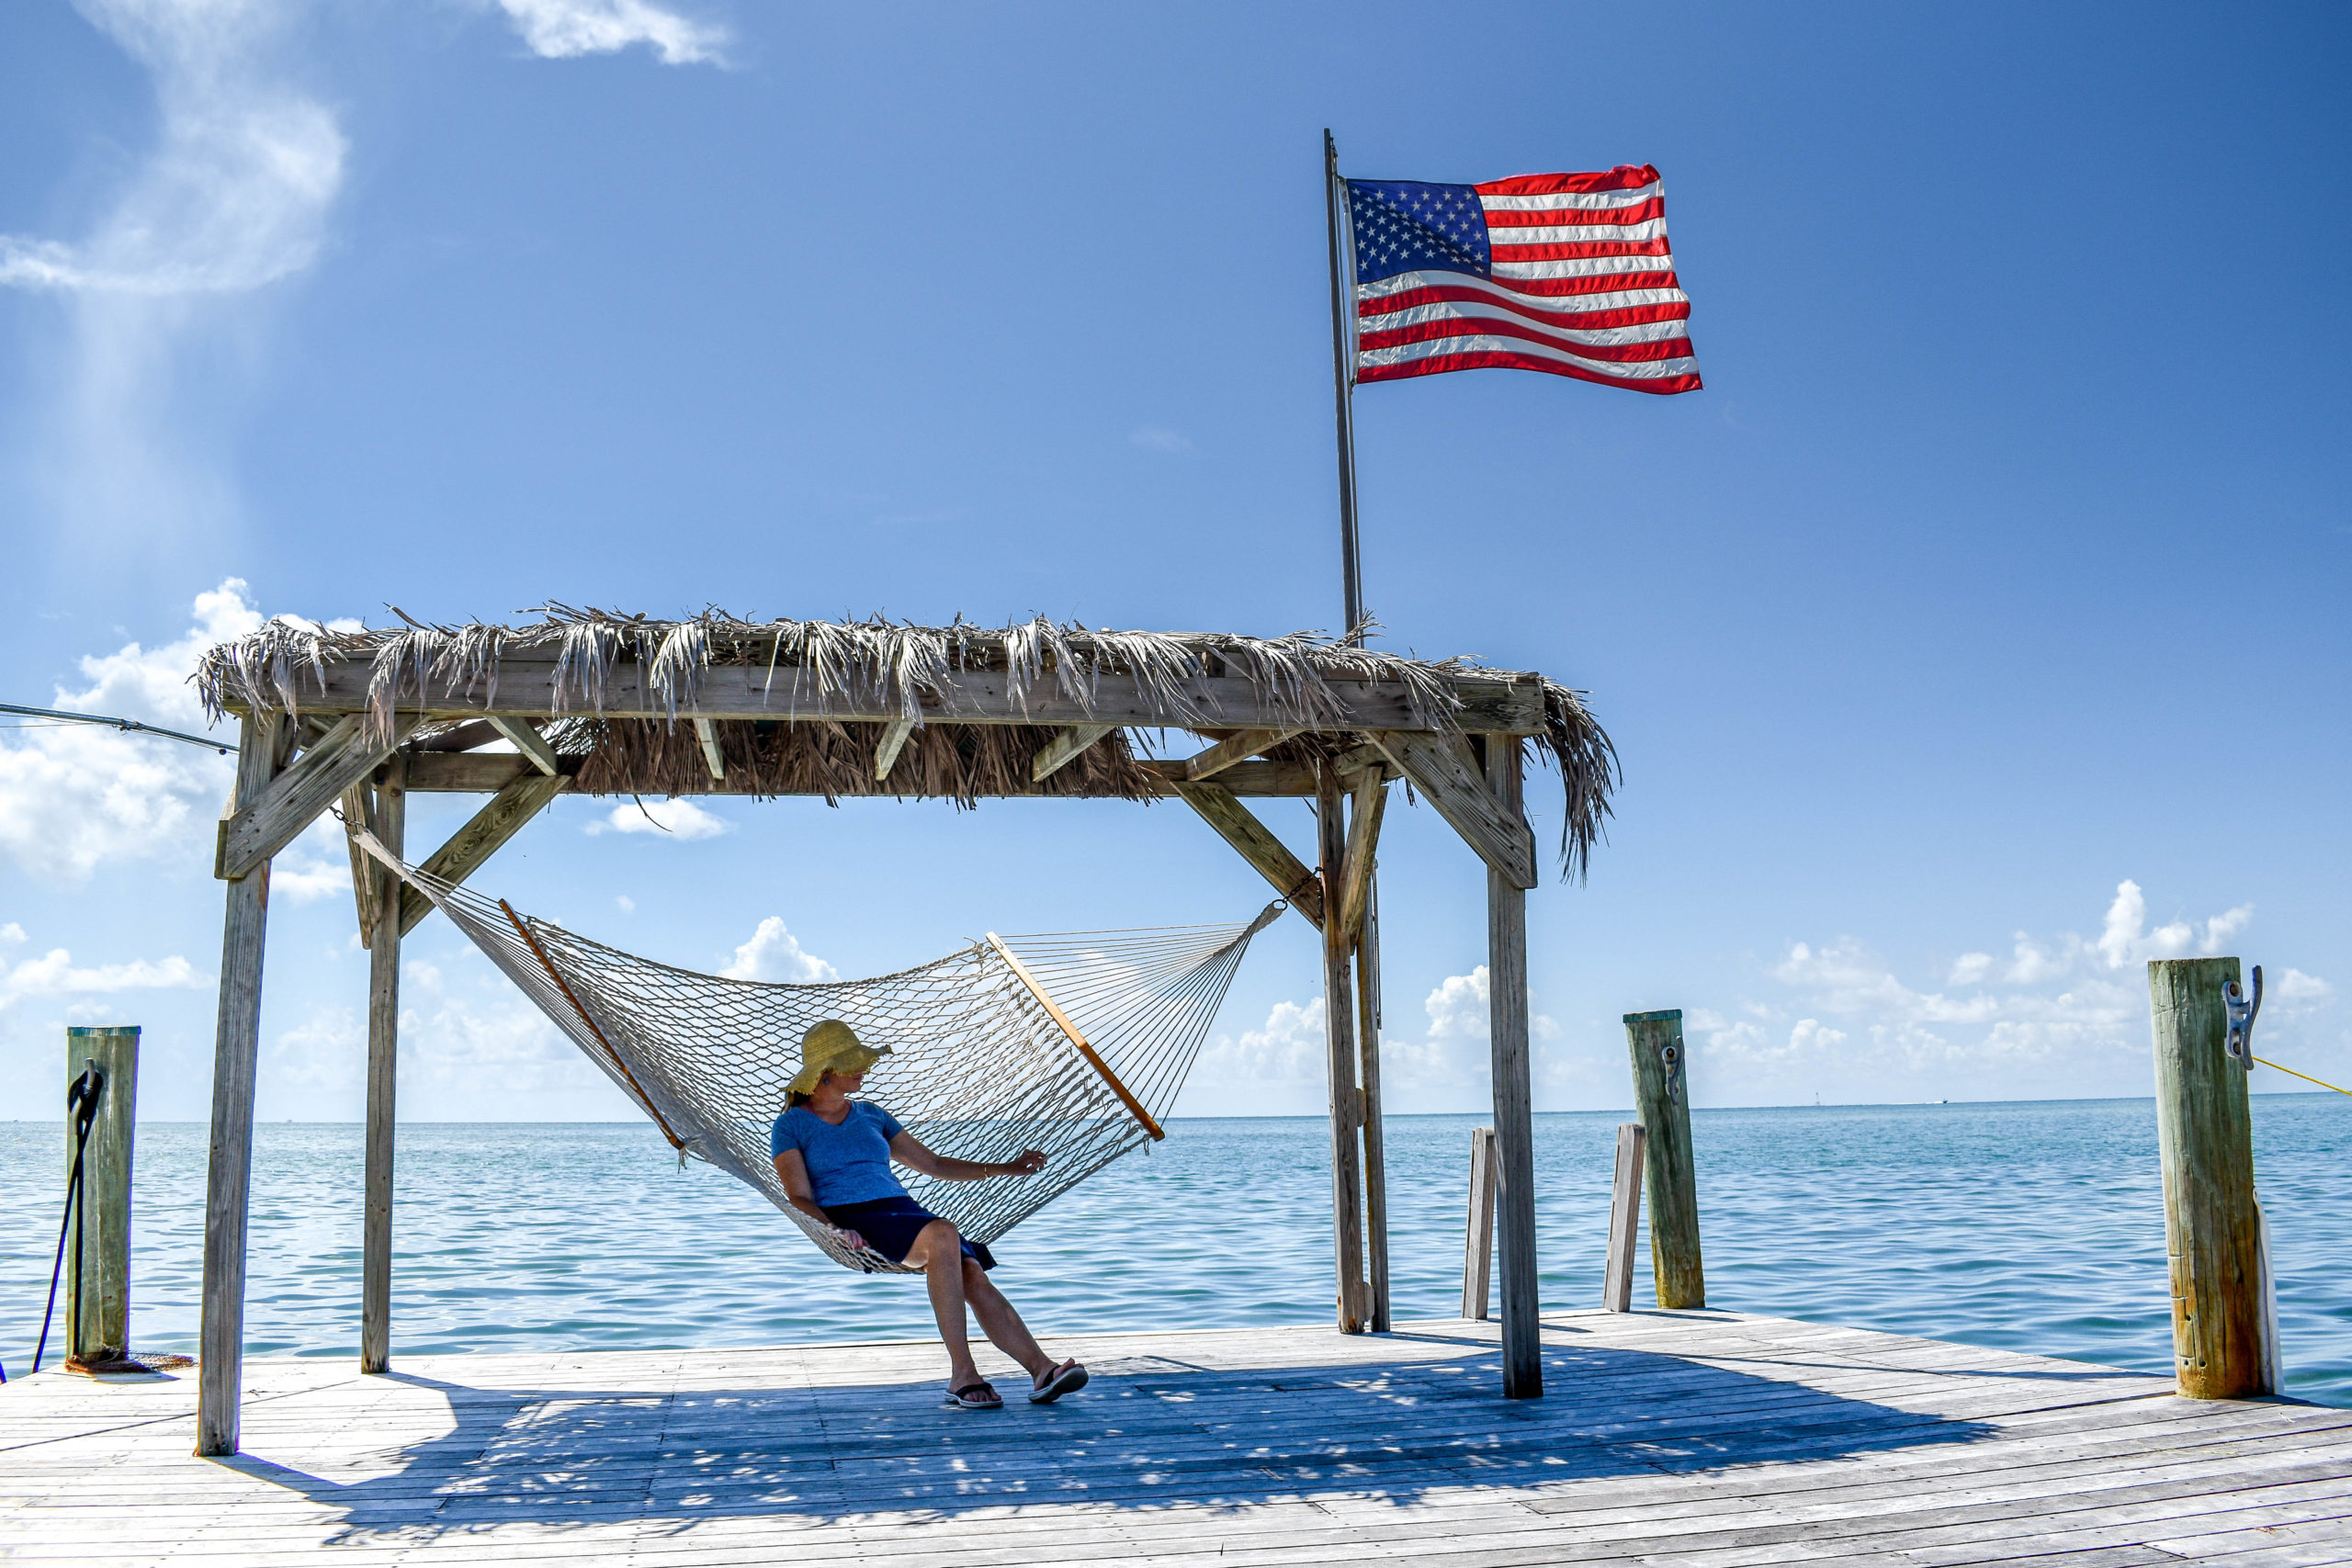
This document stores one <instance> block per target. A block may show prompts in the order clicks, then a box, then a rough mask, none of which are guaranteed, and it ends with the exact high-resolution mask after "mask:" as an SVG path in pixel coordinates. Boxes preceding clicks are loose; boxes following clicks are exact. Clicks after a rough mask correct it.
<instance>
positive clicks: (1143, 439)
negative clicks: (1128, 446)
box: [1127, 424, 1193, 454]
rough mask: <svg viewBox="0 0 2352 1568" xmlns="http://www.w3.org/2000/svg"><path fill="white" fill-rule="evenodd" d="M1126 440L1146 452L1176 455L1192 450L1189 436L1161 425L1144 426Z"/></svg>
mask: <svg viewBox="0 0 2352 1568" xmlns="http://www.w3.org/2000/svg"><path fill="white" fill-rule="evenodd" d="M1127 439H1128V440H1130V441H1132V442H1134V443H1135V444H1136V446H1140V447H1142V448H1143V449H1144V450H1145V451H1147V452H1167V453H1170V454H1178V453H1184V452H1190V451H1191V450H1192V449H1193V443H1192V439H1191V438H1190V437H1189V436H1186V435H1185V434H1182V432H1179V431H1174V430H1170V429H1169V428H1168V427H1167V426H1166V425H1161V424H1147V425H1144V426H1143V427H1142V428H1140V429H1138V430H1136V431H1134V432H1132V433H1131V434H1129V435H1128V436H1127Z"/></svg>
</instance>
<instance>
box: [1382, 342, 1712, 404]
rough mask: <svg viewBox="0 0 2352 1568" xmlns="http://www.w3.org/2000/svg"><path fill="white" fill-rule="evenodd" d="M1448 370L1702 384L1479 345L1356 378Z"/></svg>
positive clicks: (1656, 388)
mask: <svg viewBox="0 0 2352 1568" xmlns="http://www.w3.org/2000/svg"><path fill="white" fill-rule="evenodd" d="M1448 370H1542V371H1546V372H1548V373H1549V374H1551V375H1554V376H1572V377H1574V378H1576V379H1577V380H1579V381H1598V382H1599V383H1600V385H1602V386H1604V387H1622V388H1623V389H1625V390H1627V391H1629V392H1658V393H1666V392H1695V391H1697V390H1698V389H1700V387H1701V386H1702V384H1703V383H1702V382H1701V381H1700V379H1699V378H1698V376H1697V375H1696V374H1695V373H1694V374H1691V375H1689V376H1660V377H1657V378H1655V379H1652V380H1646V381H1631V380H1625V379H1623V378H1619V377H1616V376H1608V375H1603V374H1602V373H1601V372H1600V371H1597V370H1581V369H1578V368H1577V367H1576V366H1573V365H1562V364H1560V363H1559V362H1558V361H1556V360H1552V359H1539V358H1536V357H1535V356H1534V355H1524V354H1509V353H1499V352H1496V351H1493V350H1487V349H1481V350H1478V351H1476V352H1474V353H1470V354H1443V355H1431V356H1430V357H1429V358H1427V359H1416V360H1413V361H1411V362H1410V363H1408V364H1404V365H1381V366H1374V367H1370V368H1368V369H1363V370H1359V371H1358V372H1356V379H1357V380H1359V381H1402V380H1404V379H1405V378H1408V377H1411V376H1436V375H1441V374H1442V373H1443V372H1445V371H1448Z"/></svg>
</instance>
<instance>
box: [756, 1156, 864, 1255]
mask: <svg viewBox="0 0 2352 1568" xmlns="http://www.w3.org/2000/svg"><path fill="white" fill-rule="evenodd" d="M775 1179H777V1180H778V1181H781V1182H783V1183H784V1195H785V1196H786V1198H789V1199H791V1200H792V1206H793V1207H794V1208H796V1209H797V1210H799V1211H800V1212H801V1213H804V1214H806V1215H808V1216H809V1218H810V1219H812V1220H815V1221H816V1222H817V1223H818V1224H820V1225H823V1226H825V1227H827V1228H828V1229H831V1230H834V1231H837V1232H839V1234H840V1235H841V1238H842V1240H843V1241H845V1242H847V1243H849V1245H850V1246H852V1247H864V1246H865V1237H864V1236H862V1235H858V1234H857V1233H856V1232H855V1231H845V1230H842V1229H841V1227H840V1226H838V1225H835V1224H833V1222H832V1221H831V1220H830V1219H828V1218H826V1217H825V1211H824V1210H823V1209H822V1208H821V1207H820V1206H819V1204H818V1202H817V1190H816V1189H815V1188H814V1187H812V1186H810V1185H809V1162H808V1161H807V1160H804V1159H802V1158H801V1157H800V1151H799V1150H798V1149H786V1150H785V1151H784V1153H782V1154H780V1155H778V1156H775Z"/></svg>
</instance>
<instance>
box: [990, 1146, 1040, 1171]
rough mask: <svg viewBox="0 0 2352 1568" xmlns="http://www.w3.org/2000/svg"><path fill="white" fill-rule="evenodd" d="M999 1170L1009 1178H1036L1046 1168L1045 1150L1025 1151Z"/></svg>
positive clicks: (1006, 1162)
mask: <svg viewBox="0 0 2352 1568" xmlns="http://www.w3.org/2000/svg"><path fill="white" fill-rule="evenodd" d="M997 1168H998V1169H999V1170H1000V1171H1001V1172H1003V1173H1004V1174H1005V1175H1007V1176H1035V1175H1036V1174H1037V1173H1038V1172H1039V1171H1041V1170H1043V1169H1045V1168H1046V1154H1045V1151H1044V1150H1043V1149H1029V1150H1025V1151H1023V1153H1022V1154H1021V1155H1020V1156H1018V1157H1016V1158H1013V1159H1009V1160H1007V1161H1005V1162H1004V1163H1003V1164H1002V1165H1001V1166H999V1167H997Z"/></svg>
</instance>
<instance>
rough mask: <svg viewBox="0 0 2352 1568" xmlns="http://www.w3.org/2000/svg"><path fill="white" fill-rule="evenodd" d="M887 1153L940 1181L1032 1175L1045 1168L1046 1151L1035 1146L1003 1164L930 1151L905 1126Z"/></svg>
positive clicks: (906, 1165)
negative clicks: (958, 1157)
mask: <svg viewBox="0 0 2352 1568" xmlns="http://www.w3.org/2000/svg"><path fill="white" fill-rule="evenodd" d="M890 1157H891V1158H892V1159H895V1160H897V1161H898V1162H899V1164H900V1165H903V1166H905V1167H906V1168H908V1169H910V1170H919V1171H921V1172H922V1173H923V1174H924V1175H925V1176H929V1177H935V1178H937V1179H939V1180H941V1181H985V1180H986V1179H989V1177H991V1176H1035V1175H1036V1174H1037V1173H1038V1172H1039V1171H1041V1170H1043V1169H1045V1168H1046V1156H1045V1154H1044V1153H1043V1152H1042V1151H1040V1150H1037V1149H1030V1150H1028V1151H1026V1152H1025V1153H1023V1154H1022V1155H1021V1156H1018V1157H1017V1158H1013V1159H1009V1160H1006V1161H1005V1162H1004V1163H1003V1164H1002V1165H989V1164H986V1163H984V1162H982V1161H980V1160H976V1159H954V1158H951V1157H950V1156H946V1155H938V1154H933V1153H932V1152H931V1151H930V1150H929V1149H927V1148H925V1147H923V1145H922V1140H921V1139H920V1138H917V1137H916V1136H915V1135H914V1134H912V1133H910V1132H908V1131H906V1130H905V1129H904V1128H901V1129H899V1135H898V1136H897V1137H895V1138H892V1139H891V1140H890Z"/></svg>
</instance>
